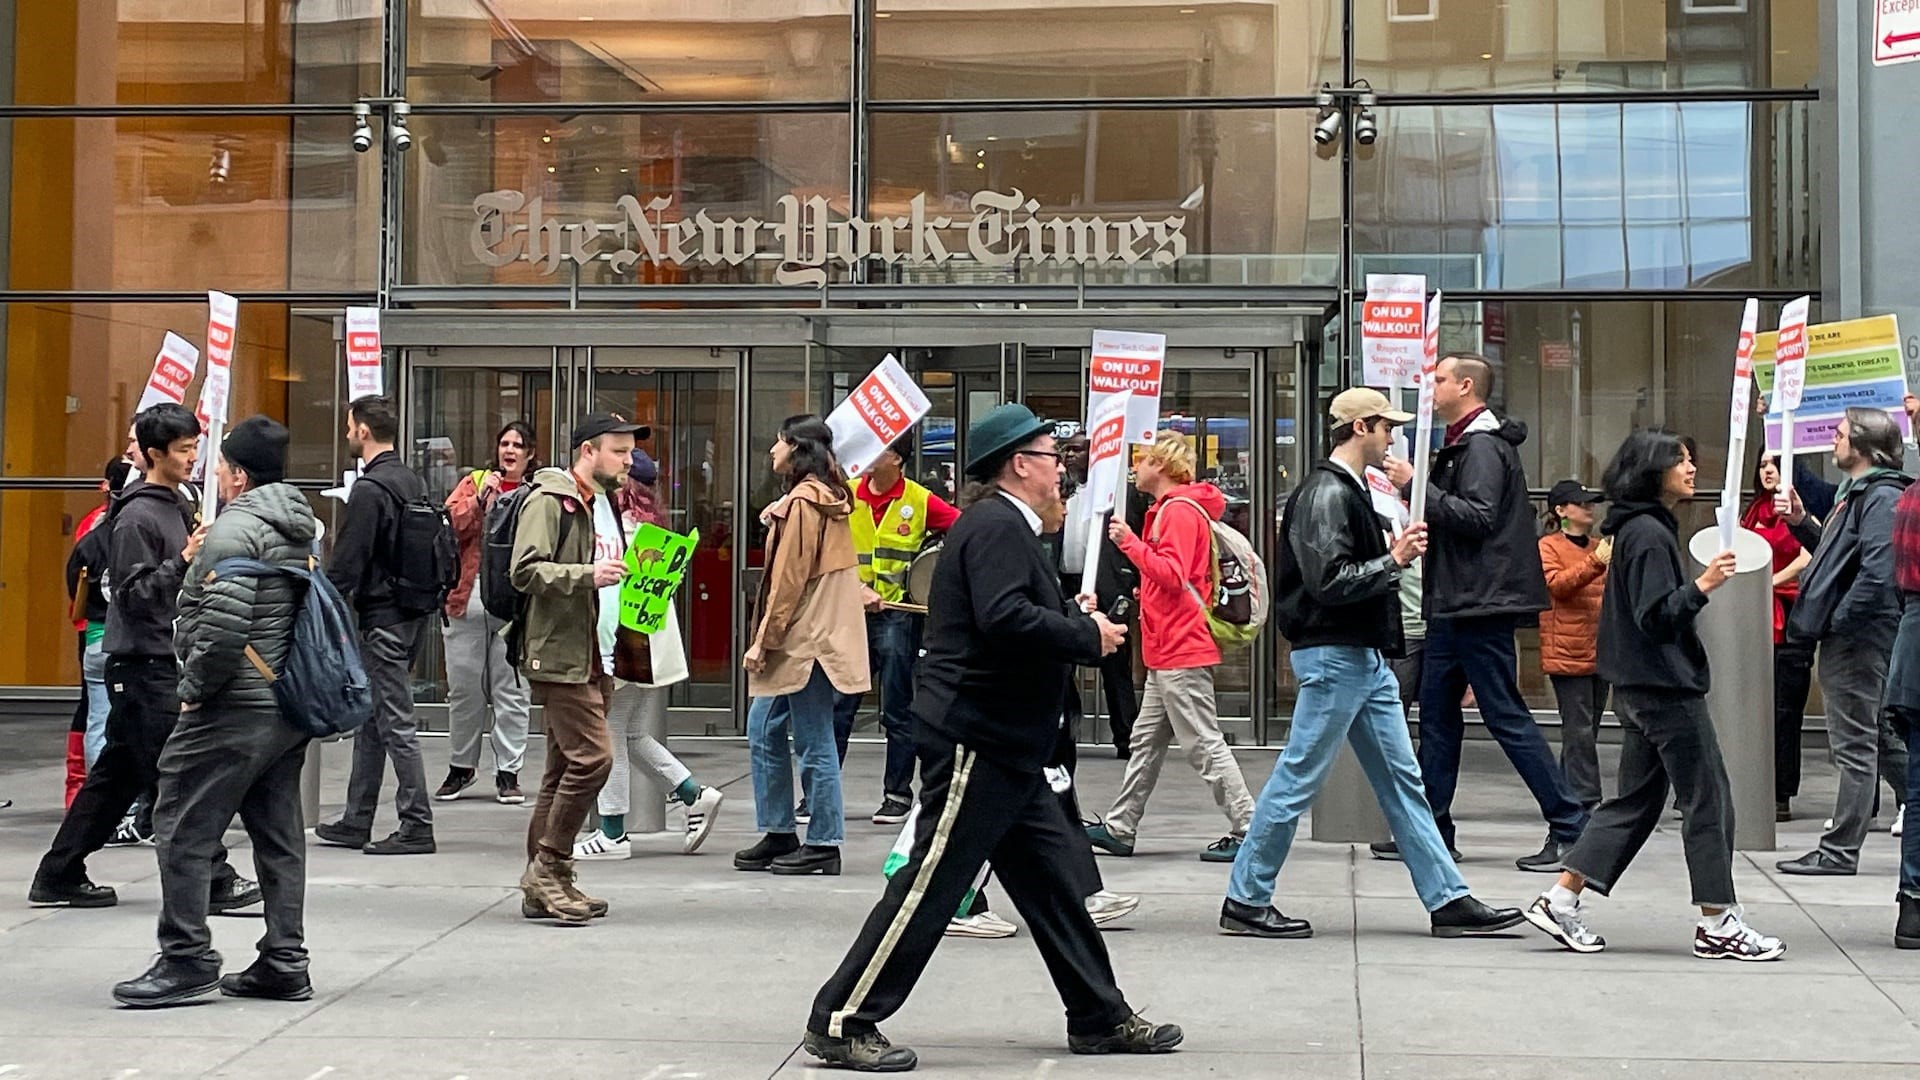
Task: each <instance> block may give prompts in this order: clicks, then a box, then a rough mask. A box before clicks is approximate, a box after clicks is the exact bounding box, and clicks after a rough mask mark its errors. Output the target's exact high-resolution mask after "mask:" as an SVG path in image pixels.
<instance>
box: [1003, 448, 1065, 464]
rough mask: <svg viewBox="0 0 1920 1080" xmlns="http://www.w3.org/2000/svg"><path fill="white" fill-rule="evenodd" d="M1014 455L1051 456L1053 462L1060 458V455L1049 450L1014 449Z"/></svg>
mask: <svg viewBox="0 0 1920 1080" xmlns="http://www.w3.org/2000/svg"><path fill="white" fill-rule="evenodd" d="M1014 455H1015V456H1016V457H1020V456H1024V457H1043V458H1052V459H1053V460H1054V461H1055V462H1058V461H1059V460H1060V455H1059V454H1056V453H1054V452H1053V451H1051V450H1015V451H1014Z"/></svg>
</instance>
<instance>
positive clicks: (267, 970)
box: [220, 960, 313, 1001]
mask: <svg viewBox="0 0 1920 1080" xmlns="http://www.w3.org/2000/svg"><path fill="white" fill-rule="evenodd" d="M220 992H221V993H222V994H224V995H226V996H227V997H239V998H264V999H265V1000H267V1001H305V1000H307V999H308V998H310V997H312V996H313V980H311V979H309V978H307V973H306V972H304V971H291V972H289V971H275V970H274V969H273V968H271V967H268V966H267V962H266V961H265V960H255V961H254V962H253V963H252V964H251V965H249V966H248V968H247V970H245V971H243V972H241V973H240V974H238V975H228V976H226V977H225V978H222V979H221V980H220Z"/></svg>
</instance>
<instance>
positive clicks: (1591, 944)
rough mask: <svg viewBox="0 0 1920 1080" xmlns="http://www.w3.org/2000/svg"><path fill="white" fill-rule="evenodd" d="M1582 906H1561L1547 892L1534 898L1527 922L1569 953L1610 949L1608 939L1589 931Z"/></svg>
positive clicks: (1528, 911) (1528, 907)
mask: <svg viewBox="0 0 1920 1080" xmlns="http://www.w3.org/2000/svg"><path fill="white" fill-rule="evenodd" d="M1580 915H1581V913H1580V905H1579V903H1578V902H1577V901H1576V902H1575V904H1574V906H1573V907H1570V908H1568V907H1561V906H1559V905H1557V904H1555V903H1553V902H1552V901H1551V900H1548V899H1547V897H1546V894H1545V893H1542V894H1541V895H1539V896H1536V897H1534V900H1533V903H1531V904H1529V905H1527V911H1526V916H1527V921H1528V922H1530V923H1532V924H1533V926H1534V928H1535V929H1537V930H1539V931H1540V932H1541V933H1543V934H1545V935H1547V936H1548V937H1550V938H1552V939H1553V940H1555V941H1557V942H1559V943H1560V947H1561V948H1563V949H1566V950H1568V951H1569V952H1577V953H1597V952H1600V951H1601V950H1603V949H1605V948H1606V947H1607V939H1606V938H1603V937H1601V936H1600V935H1599V934H1596V933H1594V932H1593V931H1591V930H1589V929H1587V924H1586V921H1585V920H1583V919H1582V918H1581V917H1580Z"/></svg>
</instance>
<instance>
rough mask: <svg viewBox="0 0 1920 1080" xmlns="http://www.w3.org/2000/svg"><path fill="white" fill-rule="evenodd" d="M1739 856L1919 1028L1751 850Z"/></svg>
mask: <svg viewBox="0 0 1920 1080" xmlns="http://www.w3.org/2000/svg"><path fill="white" fill-rule="evenodd" d="M1740 856H1741V857H1742V858H1744V859H1746V860H1747V862H1748V863H1749V864H1751V865H1752V866H1753V868H1754V869H1755V870H1758V871H1760V876H1761V877H1763V878H1766V879H1767V883H1768V884H1770V885H1772V886H1773V887H1774V888H1776V889H1779V890H1780V892H1781V893H1782V894H1784V895H1785V896H1786V898H1787V899H1788V900H1789V901H1791V902H1792V903H1793V907H1794V910H1795V911H1798V912H1799V913H1800V914H1801V915H1802V916H1804V917H1805V918H1806V920H1807V921H1808V922H1810V923H1812V924H1813V928H1814V929H1816V930H1818V931H1820V936H1821V937H1824V938H1826V939H1827V943H1828V944H1830V945H1832V946H1833V947H1834V950H1835V951H1836V952H1838V953H1839V954H1840V955H1841V956H1844V957H1846V958H1847V963H1849V964H1852V965H1853V970H1855V971H1857V972H1859V973H1860V977H1861V978H1863V979H1865V980H1867V985H1868V986H1871V987H1873V989H1874V992H1876V993H1878V994H1879V995H1880V996H1881V997H1883V998H1886V999H1887V1004H1889V1005H1891V1006H1893V1010H1894V1011H1895V1012H1897V1013H1899V1014H1900V1015H1901V1016H1903V1017H1905V1018H1906V1021H1907V1026H1908V1027H1911V1028H1920V1017H1915V1016H1914V1015H1913V1014H1912V1013H1910V1012H1908V1011H1907V1010H1906V1008H1905V1007H1904V1006H1902V1005H1901V1004H1900V1002H1899V1000H1898V999H1897V998H1895V997H1894V996H1893V995H1892V994H1889V993H1887V988H1886V987H1884V986H1881V985H1880V981H1879V980H1878V979H1875V978H1874V977H1873V973H1872V972H1870V971H1868V970H1867V969H1866V968H1863V967H1861V966H1860V961H1858V960H1855V959H1854V958H1853V954H1852V953H1850V952H1848V951H1847V950H1846V947H1845V946H1843V945H1841V944H1840V943H1839V942H1838V941H1836V940H1834V937H1833V934H1832V933H1831V932H1829V931H1828V930H1827V928H1826V927H1825V926H1823V925H1821V923H1820V920H1819V919H1816V918H1814V917H1813V912H1811V911H1808V910H1807V908H1806V905H1805V904H1802V903H1801V902H1800V898H1799V897H1798V896H1795V895H1794V894H1793V893H1791V892H1788V891H1787V890H1786V889H1785V888H1784V887H1783V886H1782V885H1781V884H1780V882H1778V881H1776V880H1775V879H1774V875H1772V874H1770V873H1768V872H1767V868H1766V867H1764V866H1762V865H1760V863H1759V861H1758V860H1756V859H1754V857H1753V853H1752V852H1750V851H1742V852H1740Z"/></svg>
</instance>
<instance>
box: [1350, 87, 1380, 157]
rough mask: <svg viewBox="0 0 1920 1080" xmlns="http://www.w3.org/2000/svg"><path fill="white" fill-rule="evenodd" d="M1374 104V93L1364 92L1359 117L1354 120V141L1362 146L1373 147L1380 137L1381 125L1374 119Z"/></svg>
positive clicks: (1370, 91) (1361, 97)
mask: <svg viewBox="0 0 1920 1080" xmlns="http://www.w3.org/2000/svg"><path fill="white" fill-rule="evenodd" d="M1373 104H1374V97H1373V91H1372V90H1366V91H1364V92H1362V93H1361V95H1360V105H1359V108H1360V112H1359V115H1357V116H1355V117H1354V118H1353V141H1354V142H1357V143H1359V144H1360V145H1361V146H1372V145H1373V140H1375V139H1377V138H1379V137H1380V125H1379V124H1378V123H1377V122H1375V121H1374V118H1373Z"/></svg>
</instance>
